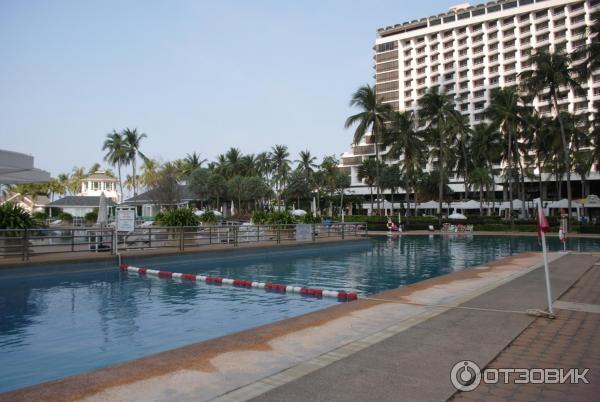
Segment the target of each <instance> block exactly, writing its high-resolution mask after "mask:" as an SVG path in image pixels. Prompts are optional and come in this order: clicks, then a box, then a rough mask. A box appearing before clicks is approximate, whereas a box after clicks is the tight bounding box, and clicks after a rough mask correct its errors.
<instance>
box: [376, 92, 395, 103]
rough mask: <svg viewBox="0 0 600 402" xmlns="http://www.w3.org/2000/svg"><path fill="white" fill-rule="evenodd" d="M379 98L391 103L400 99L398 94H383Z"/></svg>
mask: <svg viewBox="0 0 600 402" xmlns="http://www.w3.org/2000/svg"><path fill="white" fill-rule="evenodd" d="M379 97H380V99H381V100H382V101H384V102H385V101H390V100H396V99H398V92H386V93H383V94H381V95H380V96H379Z"/></svg>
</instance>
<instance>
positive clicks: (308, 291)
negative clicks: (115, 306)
mask: <svg viewBox="0 0 600 402" xmlns="http://www.w3.org/2000/svg"><path fill="white" fill-rule="evenodd" d="M119 268H120V269H121V270H122V271H127V272H135V273H138V274H140V275H152V276H158V277H159V278H172V279H181V280H189V281H196V282H206V283H208V284H211V285H232V286H236V287H243V288H258V289H265V290H267V291H272V292H280V293H299V294H301V295H306V296H316V297H335V298H337V299H338V300H340V301H352V300H356V299H358V295H357V294H356V293H354V292H345V291H343V290H340V291H337V290H324V289H312V288H304V287H299V286H287V285H280V284H276V283H271V282H266V283H265V282H253V281H246V280H243V279H229V278H221V277H218V276H203V275H196V274H180V273H177V272H170V271H158V270H156V269H148V268H139V267H132V266H130V265H127V264H121V265H120V266H119Z"/></svg>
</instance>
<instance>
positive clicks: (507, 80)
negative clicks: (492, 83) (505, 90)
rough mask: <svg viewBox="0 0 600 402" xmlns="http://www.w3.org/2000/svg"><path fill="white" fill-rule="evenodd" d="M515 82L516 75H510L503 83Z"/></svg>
mask: <svg viewBox="0 0 600 402" xmlns="http://www.w3.org/2000/svg"><path fill="white" fill-rule="evenodd" d="M516 80H517V76H516V74H510V75H507V76H506V77H505V78H504V81H506V82H515V81H516Z"/></svg>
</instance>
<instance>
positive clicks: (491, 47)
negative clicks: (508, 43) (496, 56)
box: [488, 43, 498, 51]
mask: <svg viewBox="0 0 600 402" xmlns="http://www.w3.org/2000/svg"><path fill="white" fill-rule="evenodd" d="M497 49H498V44H497V43H493V44H491V45H488V50H489V51H494V50H497Z"/></svg>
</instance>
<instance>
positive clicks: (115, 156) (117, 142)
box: [102, 130, 127, 196]
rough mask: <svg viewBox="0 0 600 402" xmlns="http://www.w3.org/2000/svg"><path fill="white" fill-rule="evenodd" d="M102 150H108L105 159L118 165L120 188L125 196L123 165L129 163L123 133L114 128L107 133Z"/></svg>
mask: <svg viewBox="0 0 600 402" xmlns="http://www.w3.org/2000/svg"><path fill="white" fill-rule="evenodd" d="M102 150H103V151H106V154H105V155H104V160H105V161H106V162H108V163H110V164H111V165H112V166H115V165H116V166H117V172H118V174H119V188H120V190H121V196H123V179H122V177H121V165H123V164H125V163H127V148H126V146H125V143H124V141H123V137H122V136H121V134H119V133H118V132H117V131H116V130H113V132H112V133H109V134H106V139H105V140H104V144H103V145H102Z"/></svg>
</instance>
